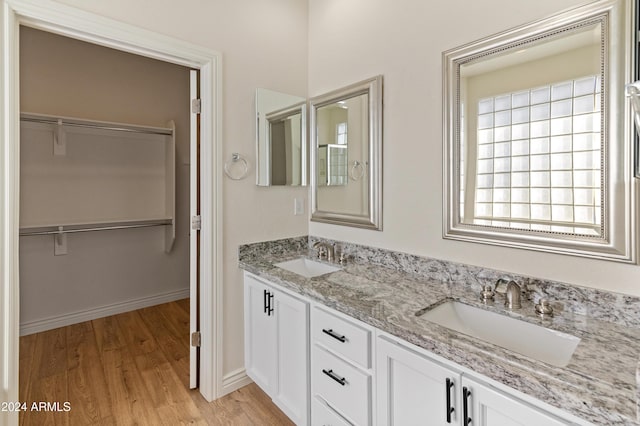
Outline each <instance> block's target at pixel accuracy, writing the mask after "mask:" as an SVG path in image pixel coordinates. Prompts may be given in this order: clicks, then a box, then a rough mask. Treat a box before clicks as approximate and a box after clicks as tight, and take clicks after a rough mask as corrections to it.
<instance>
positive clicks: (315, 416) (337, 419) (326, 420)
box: [311, 398, 352, 426]
mask: <svg viewBox="0 0 640 426" xmlns="http://www.w3.org/2000/svg"><path fill="white" fill-rule="evenodd" d="M311 425H312V426H352V425H351V423H349V422H348V421H347V420H345V419H343V418H342V417H341V416H340V415H339V414H338V413H336V412H335V411H333V410H332V409H331V408H329V406H328V405H327V403H326V402H324V401H321V400H320V399H319V398H313V406H312V407H311Z"/></svg>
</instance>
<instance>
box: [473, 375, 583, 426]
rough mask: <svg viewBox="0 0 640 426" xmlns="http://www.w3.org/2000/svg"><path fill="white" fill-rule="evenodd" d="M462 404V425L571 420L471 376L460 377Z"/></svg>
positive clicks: (520, 425) (557, 425)
mask: <svg viewBox="0 0 640 426" xmlns="http://www.w3.org/2000/svg"><path fill="white" fill-rule="evenodd" d="M462 387H463V388H462V389H463V398H465V400H466V401H463V408H464V406H465V405H466V408H467V416H468V417H467V418H468V419H470V421H468V422H467V423H464V419H463V423H462V424H463V425H464V426H467V425H473V426H561V425H567V424H572V423H570V422H569V421H566V420H562V419H560V418H558V417H556V416H554V415H553V414H551V413H548V412H546V411H543V410H540V409H538V408H536V407H534V406H532V405H530V404H528V403H526V402H525V401H522V400H520V399H516V398H514V397H512V396H510V395H508V394H506V393H504V392H501V391H499V390H498V389H495V388H494V387H492V386H490V385H487V384H483V383H481V382H480V381H477V380H474V379H473V378H471V377H467V376H463V377H462Z"/></svg>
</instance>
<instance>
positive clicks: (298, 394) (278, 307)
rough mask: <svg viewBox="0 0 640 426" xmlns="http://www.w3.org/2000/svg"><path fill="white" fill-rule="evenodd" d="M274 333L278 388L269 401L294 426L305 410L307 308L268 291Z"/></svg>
mask: <svg viewBox="0 0 640 426" xmlns="http://www.w3.org/2000/svg"><path fill="white" fill-rule="evenodd" d="M272 291H273V292H274V293H275V294H274V298H273V315H274V316H275V319H276V323H277V325H276V330H277V362H278V366H277V377H278V387H277V391H276V392H275V394H273V395H272V397H273V401H274V402H275V403H276V404H277V405H278V406H279V407H280V409H281V410H282V411H284V412H285V414H287V416H289V418H291V420H293V421H294V422H295V423H296V424H297V425H304V424H307V418H308V408H309V379H308V377H309V369H308V366H309V362H308V359H309V355H308V350H309V349H308V348H309V304H308V303H306V302H303V301H301V300H299V299H296V298H294V297H291V296H289V295H287V294H284V293H281V292H277V291H275V290H272Z"/></svg>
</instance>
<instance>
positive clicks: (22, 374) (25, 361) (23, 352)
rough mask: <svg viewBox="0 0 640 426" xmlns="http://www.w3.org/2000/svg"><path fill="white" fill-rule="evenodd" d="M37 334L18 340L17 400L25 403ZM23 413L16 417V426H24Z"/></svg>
mask: <svg viewBox="0 0 640 426" xmlns="http://www.w3.org/2000/svg"><path fill="white" fill-rule="evenodd" d="M36 337H37V334H30V335H28V336H24V337H21V338H20V349H19V350H20V361H19V372H18V377H19V383H20V386H19V389H18V400H19V401H20V402H26V401H27V398H28V396H29V387H30V384H31V372H32V371H33V366H32V363H33V352H34V351H35V345H36ZM24 417H25V413H24V412H22V411H21V412H20V413H19V416H18V424H19V425H20V426H22V425H23V424H24Z"/></svg>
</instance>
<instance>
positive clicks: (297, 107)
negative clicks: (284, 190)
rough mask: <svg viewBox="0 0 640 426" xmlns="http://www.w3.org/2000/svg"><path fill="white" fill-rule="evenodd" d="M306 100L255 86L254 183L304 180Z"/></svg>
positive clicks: (297, 183) (289, 183) (288, 183)
mask: <svg viewBox="0 0 640 426" xmlns="http://www.w3.org/2000/svg"><path fill="white" fill-rule="evenodd" d="M306 115H307V114H306V100H305V98H302V97H300V96H294V95H288V94H285V93H280V92H275V91H273V90H268V89H257V90H256V185H258V186H277V185H280V186H305V185H306V184H307V142H306V140H307V139H306V134H307V129H306Z"/></svg>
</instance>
